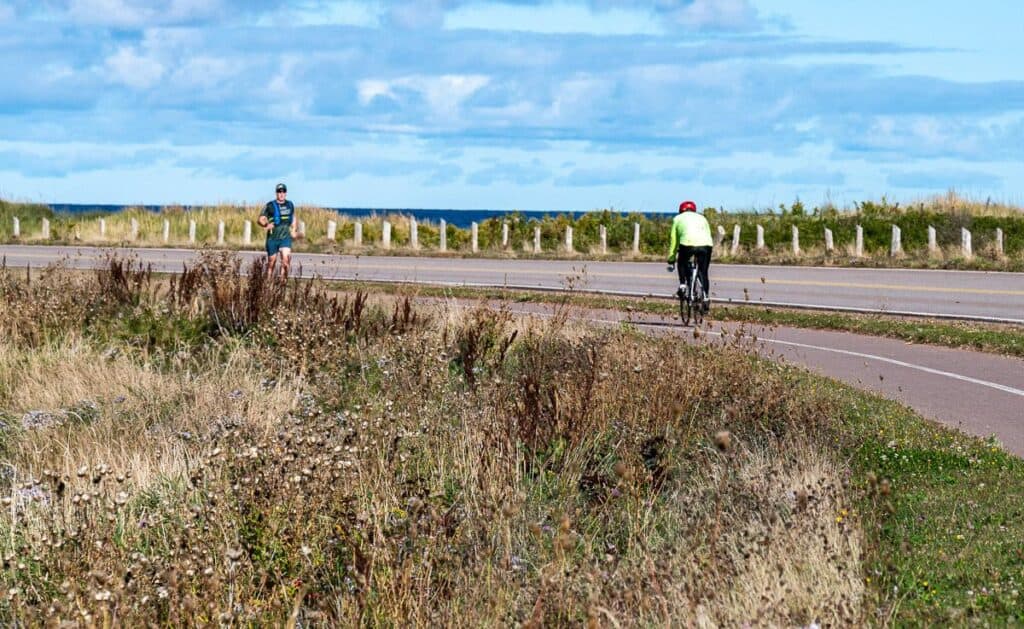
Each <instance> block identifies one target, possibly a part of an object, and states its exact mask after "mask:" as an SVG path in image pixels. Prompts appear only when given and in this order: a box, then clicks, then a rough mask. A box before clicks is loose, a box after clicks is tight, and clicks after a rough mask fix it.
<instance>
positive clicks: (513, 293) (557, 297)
mask: <svg viewBox="0 0 1024 629" xmlns="http://www.w3.org/2000/svg"><path fill="white" fill-rule="evenodd" d="M333 284H334V285H335V286H340V287H343V288H347V289H351V288H354V287H355V286H363V287H365V286H373V287H374V290H376V291H380V292H386V293H392V294H415V295H420V296H424V297H455V298H462V299H500V300H504V301H511V302H519V303H549V304H562V303H567V304H571V305H574V306H580V307H584V308H594V309H607V310H621V311H626V312H637V313H645V314H651V315H658V316H663V317H675V316H678V313H679V306H678V304H677V303H676V302H675V301H672V300H667V299H634V298H625V297H610V296H604V295H592V294H586V293H581V292H576V293H568V294H566V293H555V292H548V291H526V290H507V289H502V288H469V287H454V286H453V287H439V286H429V285H407V284H406V285H403V284H373V283H372V282H370V283H367V282H349V281H339V282H333ZM710 319H711V320H713V321H734V322H743V323H751V324H756V325H763V326H787V327H795V328H809V329H817V330H834V331H838V332H854V333H857V334H866V335H870V336H881V337H887V338H895V339H900V340H903V341H907V342H910V343H922V344H928V345H938V346H942V347H953V348H963V349H971V350H976V351H982V352H988V353H992V354H1003V355H1007V356H1022V357H1024V329H1022V328H1021V327H1020V326H1012V325H1001V324H984V323H971V322H952V321H937V320H931V319H916V318H901V317H893V316H884V315H857V314H844V313H832V312H816V311H805V310H792V309H775V308H772V309H768V308H765V307H758V306H744V305H732V304H729V305H715V306H713V307H712V312H711V315H710Z"/></svg>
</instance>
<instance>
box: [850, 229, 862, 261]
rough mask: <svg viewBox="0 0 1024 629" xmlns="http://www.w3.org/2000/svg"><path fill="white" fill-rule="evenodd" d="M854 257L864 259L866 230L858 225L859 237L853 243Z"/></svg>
mask: <svg viewBox="0 0 1024 629" xmlns="http://www.w3.org/2000/svg"><path fill="white" fill-rule="evenodd" d="M853 255H855V256H857V257H858V258H863V257H864V228H863V227H861V226H860V225H857V235H856V237H855V238H854V241H853Z"/></svg>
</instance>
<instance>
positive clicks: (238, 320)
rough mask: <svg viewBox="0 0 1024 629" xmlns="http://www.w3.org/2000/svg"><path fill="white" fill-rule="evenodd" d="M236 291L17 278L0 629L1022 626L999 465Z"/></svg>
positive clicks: (388, 320) (559, 353)
mask: <svg viewBox="0 0 1024 629" xmlns="http://www.w3.org/2000/svg"><path fill="white" fill-rule="evenodd" d="M236 269H237V267H236V266H235V265H234V263H233V262H231V261H230V260H226V259H216V258H213V259H209V260H207V261H206V263H205V264H204V265H203V266H202V267H201V268H199V269H197V270H194V271H192V272H189V273H187V274H186V275H184V276H183V277H181V278H176V279H175V280H174V281H173V284H172V286H171V287H170V288H169V289H167V288H166V287H165V286H163V285H162V284H161V285H160V287H158V286H157V285H155V284H154V283H153V282H152V279H151V278H150V277H148V276H147V275H146V274H145V273H142V272H139V271H136V270H132V269H131V268H129V267H128V266H126V265H124V264H120V263H114V264H112V265H111V266H110V268H109V269H107V270H104V271H102V272H99V273H97V274H95V275H90V276H84V277H83V276H82V275H81V274H75V275H72V274H65V273H62V272H60V271H52V272H48V273H46V274H44V275H42V276H39V275H36V276H34V277H32V279H31V281H30V282H29V283H27V284H26V283H25V282H24V281H23V279H20V278H23V277H24V276H23V275H19V276H18V277H13V276H11V275H10V274H8V273H6V272H5V273H4V274H3V275H2V276H0V293H2V297H3V299H2V300H0V304H2V305H0V308H2V315H3V316H2V317H0V322H2V323H0V325H2V326H3V336H2V337H0V400H2V402H0V405H2V408H3V409H4V417H3V423H4V428H3V430H2V432H0V448H2V450H3V460H4V461H5V465H4V468H3V473H2V476H0V479H2V480H0V482H2V484H3V491H2V494H3V504H4V506H5V508H4V509H3V514H2V515H0V552H2V553H3V557H4V564H3V567H2V573H0V574H2V575H3V583H4V598H3V600H2V602H0V618H3V619H4V620H5V621H6V622H8V623H10V622H12V621H22V622H25V623H27V624H42V623H44V622H55V623H56V622H58V621H60V620H81V621H84V622H85V623H87V624H90V623H95V624H104V625H106V624H108V623H111V624H113V623H123V624H126V625H135V626H138V625H142V624H145V623H146V622H155V623H157V624H172V625H183V624H200V623H214V622H218V623H226V624H252V623H255V624H266V623H271V622H276V623H284V622H286V621H288V620H289V619H290V620H292V621H295V622H298V621H301V622H302V623H303V625H307V624H326V623H331V624H353V623H354V622H356V621H360V622H362V623H364V624H368V625H390V624H408V623H418V624H428V623H429V624H439V623H445V624H447V623H454V622H458V623H460V624H469V625H476V624H509V623H527V624H529V625H531V626H540V625H541V624H544V625H566V624H577V623H583V622H587V623H589V624H592V625H594V626H607V625H622V624H686V623H690V622H695V623H701V624H711V623H715V624H724V625H741V624H744V623H748V622H749V623H752V624H775V625H795V624H800V625H807V624H809V623H811V622H818V623H820V624H825V623H830V624H835V623H840V624H863V623H874V624H881V623H885V622H888V621H897V622H901V623H914V624H934V623H942V622H960V623H964V622H968V621H969V620H977V621H982V622H989V623H1004V622H1013V621H1014V620H1016V621H1018V622H1019V621H1021V620H1024V618H1022V616H1021V606H1020V604H1019V592H1018V590H1019V588H1020V583H1021V580H1022V576H1024V575H1022V570H1024V544H1022V539H1024V535H1022V534H1024V520H1022V518H1021V517H1020V513H1021V509H1022V507H1024V494H1022V492H1024V489H1022V488H1024V482H1022V481H1024V463H1022V462H1021V461H1020V460H1019V459H1017V458H1015V457H1012V456H1009V455H1007V454H1006V453H1004V452H1003V451H1002V450H1001V449H999V448H998V447H996V446H994V445H992V444H989V443H985V442H983V441H981V440H977V439H972V438H968V437H965V436H963V435H959V434H956V433H953V432H950V431H948V430H945V429H942V428H939V427H937V426H935V425H933V424H931V423H928V422H925V421H923V420H921V419H920V418H918V417H916V416H914V415H913V414H912V413H910V412H909V411H907V410H906V409H905V408H903V407H900V406H899V405H896V404H894V403H891V402H887V401H883V400H881V399H879V398H877V397H873V396H870V395H866V394H864V393H861V392H857V391H855V390H853V389H850V388H849V387H845V386H842V385H839V384H837V383H835V382H832V381H828V380H825V379H822V378H819V377H815V376H812V375H809V374H807V373H804V372H800V371H797V370H793V369H790V368H784V367H781V366H779V365H775V364H772V363H769V362H765V361H762V360H759V359H757V358H755V357H753V356H751V355H749V354H747V353H746V352H745V350H744V349H743V348H741V347H737V346H732V345H729V344H727V343H720V344H717V345H708V346H703V347H687V346H684V345H681V344H677V343H672V344H669V345H666V344H664V343H661V342H659V341H657V340H655V339H651V338H648V337H645V336H643V335H641V334H638V333H636V332H634V331H632V330H631V329H629V328H628V327H625V328H622V329H617V330H607V329H593V328H588V327H586V326H579V325H576V324H574V323H573V322H572V321H571V318H570V317H569V316H568V315H569V314H570V313H569V312H568V311H563V313H562V316H560V317H556V318H555V319H554V320H545V321H543V322H538V321H530V320H516V319H514V318H512V317H511V316H509V315H508V314H507V313H505V312H502V311H501V310H500V309H498V310H491V309H487V308H479V309H471V310H465V311H459V310H453V309H445V308H440V309H432V310H427V311H424V310H417V309H416V308H414V307H413V306H412V304H411V303H410V302H409V300H408V299H401V298H398V299H396V298H390V297H386V296H381V297H375V298H372V299H367V298H366V296H365V295H364V294H362V293H351V294H348V295H346V296H344V297H331V296H329V295H328V293H327V292H326V290H325V288H324V287H322V286H319V285H317V284H308V283H307V284H294V285H292V286H290V287H289V288H288V289H287V290H284V289H281V288H274V287H267V286H265V285H263V283H262V282H261V281H260V279H259V278H260V277H261V275H260V273H259V269H258V268H256V269H255V270H254V272H253V274H251V275H249V276H248V277H239V276H238V274H237V273H236V272H235V271H236ZM681 374H687V376H686V377H685V378H684V377H681Z"/></svg>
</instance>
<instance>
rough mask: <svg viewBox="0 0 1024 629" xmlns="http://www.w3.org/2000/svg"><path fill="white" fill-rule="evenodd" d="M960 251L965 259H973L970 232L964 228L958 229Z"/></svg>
mask: <svg viewBox="0 0 1024 629" xmlns="http://www.w3.org/2000/svg"><path fill="white" fill-rule="evenodd" d="M960 250H961V251H962V252H963V254H964V257H965V258H972V257H974V250H973V248H972V247H971V232H969V231H967V229H966V228H964V227H961V228H960Z"/></svg>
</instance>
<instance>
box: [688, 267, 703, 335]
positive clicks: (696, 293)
mask: <svg viewBox="0 0 1024 629" xmlns="http://www.w3.org/2000/svg"><path fill="white" fill-rule="evenodd" d="M690 310H691V311H692V312H693V323H694V325H700V324H701V323H703V322H704V287H703V286H702V285H701V283H700V278H699V277H698V278H694V280H693V294H692V298H691V299H690Z"/></svg>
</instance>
